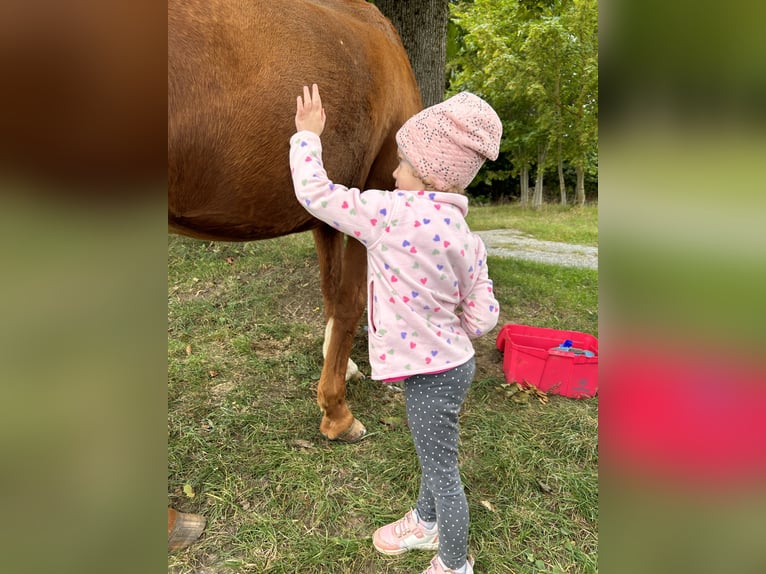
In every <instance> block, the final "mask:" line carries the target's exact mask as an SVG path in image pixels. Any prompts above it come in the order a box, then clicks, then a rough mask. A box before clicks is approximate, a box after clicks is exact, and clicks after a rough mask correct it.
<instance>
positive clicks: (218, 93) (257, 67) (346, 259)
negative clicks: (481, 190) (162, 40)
mask: <svg viewBox="0 0 766 574" xmlns="http://www.w3.org/2000/svg"><path fill="white" fill-rule="evenodd" d="M314 82H315V83H317V84H318V85H319V87H320V89H321V90H322V100H323V103H324V106H325V109H326V110H327V112H328V120H327V125H326V128H325V131H324V134H323V137H322V141H323V147H324V160H325V165H326V166H327V169H328V172H329V173H330V175H331V177H332V178H333V179H334V180H336V181H338V182H343V183H344V184H346V185H350V186H355V187H360V188H370V187H375V188H380V189H387V188H391V187H392V186H393V183H394V182H393V178H392V175H391V174H392V171H393V170H394V169H395V167H396V164H397V160H396V143H395V141H394V134H395V133H396V130H397V129H398V128H399V127H400V126H401V125H402V123H404V121H405V120H407V119H408V118H409V117H410V116H411V115H413V114H414V113H416V112H417V111H418V110H420V109H421V107H422V106H421V101H420V96H419V92H418V88H417V84H416V81H415V77H414V75H413V73H412V70H411V68H410V65H409V61H408V59H407V55H406V53H405V51H404V49H403V47H402V45H401V42H400V40H399V37H398V35H397V33H396V31H395V29H394V28H393V26H392V25H391V24H390V23H389V22H388V20H386V19H385V18H384V17H383V16H382V15H381V14H380V12H379V11H378V10H377V9H376V8H375V7H374V6H373V5H371V4H369V3H367V2H364V1H363V0H345V1H344V0H327V1H324V2H318V1H311V0H291V1H284V2H271V1H258V0H249V1H248V0H170V1H169V3H168V222H169V227H170V229H171V230H172V231H174V232H176V233H181V234H184V235H189V236H192V237H198V238H203V239H212V240H219V241H249V240H254V239H267V238H272V237H278V236H281V235H286V234H289V233H296V232H300V231H306V230H309V229H310V230H313V233H314V239H315V242H316V246H317V252H318V257H319V263H320V272H321V285H322V294H323V297H324V302H325V316H326V319H327V320H328V325H330V326H331V327H330V328H329V329H328V333H327V340H326V341H325V350H326V360H325V364H324V368H323V370H322V375H321V379H320V381H319V388H318V393H317V400H318V402H319V405H320V407H321V408H322V411H323V412H324V417H323V419H322V422H321V425H320V430H321V432H322V433H323V434H325V435H326V436H327V437H329V438H331V439H335V438H341V439H343V440H356V439H358V438H359V437H361V436H362V435H363V434H364V432H365V431H364V427H363V426H362V425H361V424H360V423H359V422H358V421H356V420H355V419H354V417H353V415H352V414H351V412H350V410H349V409H348V407H347V405H346V402H345V376H346V370H347V366H348V364H349V360H348V359H349V354H350V350H351V345H352V339H353V335H354V333H355V331H356V327H357V324H358V321H359V319H360V317H361V313H362V310H363V308H364V303H365V292H364V281H365V273H366V258H365V250H364V247H363V246H362V245H361V244H360V243H358V242H357V241H356V240H353V239H349V240H348V241H347V243H346V246H345V249H344V242H343V238H342V236H341V235H340V234H339V233H338V232H337V231H335V230H333V229H332V228H330V227H328V226H327V225H325V224H323V223H321V222H319V221H318V220H316V219H313V218H312V217H311V216H310V215H309V214H308V213H307V212H306V211H305V210H304V209H303V207H302V206H301V205H299V203H298V202H297V200H296V199H295V196H294V193H293V190H292V182H291V179H290V167H289V162H288V150H289V138H290V136H291V135H292V133H293V132H294V131H295V124H294V115H295V99H296V96H298V95H300V94H301V93H302V87H303V85H310V84H312V83H314Z"/></svg>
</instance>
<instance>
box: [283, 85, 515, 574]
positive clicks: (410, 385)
mask: <svg viewBox="0 0 766 574" xmlns="http://www.w3.org/2000/svg"><path fill="white" fill-rule="evenodd" d="M324 124H325V111H324V109H323V108H322V102H321V99H320V97H319V90H318V88H317V86H316V84H314V85H313V88H312V93H309V89H308V87H304V88H303V98H301V97H300V96H298V99H297V111H296V114H295V127H296V128H297V130H298V133H296V134H295V135H294V136H293V137H292V138H291V142H290V165H291V168H292V174H293V184H294V186H295V195H296V196H297V198H298V200H299V201H300V203H301V205H303V206H304V207H305V208H306V209H307V210H308V211H309V212H310V213H311V214H312V215H313V216H315V217H317V218H318V219H321V220H322V221H325V222H327V223H328V224H330V225H333V226H335V227H336V228H337V229H339V230H341V231H342V232H344V233H346V234H348V235H350V236H351V237H354V238H356V239H358V240H359V241H361V242H362V243H363V244H364V245H365V246H366V247H367V266H368V271H367V273H368V278H367V282H368V294H369V296H368V297H369V298H368V301H367V315H368V317H367V318H368V333H369V351H370V364H371V367H372V378H373V379H376V380H383V381H387V382H391V381H404V390H405V401H406V407H407V419H408V422H409V427H410V432H411V433H412V438H413V441H414V443H415V450H416V452H417V455H418V460H419V462H420V469H421V480H420V494H419V496H418V500H417V504H416V506H415V508H413V509H411V510H410V511H409V512H407V513H406V514H405V515H404V517H403V518H401V519H400V520H397V521H396V522H393V523H391V524H388V525H387V526H383V527H382V528H379V529H378V530H377V531H376V532H375V533H374V535H373V544H374V545H375V548H376V549H377V550H378V551H380V552H382V553H383V554H388V555H398V554H402V553H404V552H407V551H408V550H436V549H437V548H438V554H437V555H436V556H434V558H433V560H431V565H430V567H429V568H428V569H427V570H426V571H425V572H424V573H423V574H441V573H448V572H452V573H458V574H465V573H468V574H471V573H473V560H472V559H471V560H468V522H469V518H468V503H467V501H466V497H465V494H464V492H463V485H462V483H461V480H460V472H459V470H458V413H459V411H460V408H461V406H462V404H463V400H464V399H465V396H466V393H467V391H468V387H469V386H470V384H471V381H472V380H473V375H474V371H475V362H474V349H473V346H472V344H471V339H472V338H475V337H479V336H480V335H483V334H485V333H487V332H489V331H490V330H491V329H493V328H494V327H495V325H496V324H497V320H498V314H499V306H498V303H497V300H496V299H495V297H494V295H493V292H492V281H491V280H490V279H489V276H488V272H487V252H486V248H485V247H484V243H483V242H482V240H481V239H480V238H479V237H478V236H476V235H474V234H473V233H471V231H470V229H469V228H468V225H466V222H465V219H464V218H465V214H466V212H467V211H468V199H467V198H466V196H465V195H463V190H465V188H466V187H467V186H468V184H469V183H470V182H471V180H472V179H473V178H474V177H475V175H476V173H477V172H478V171H479V168H480V167H481V166H482V164H483V163H484V160H485V159H487V158H490V159H493V160H494V159H497V155H498V151H499V146H500V136H501V133H502V124H501V123H500V119H499V118H498V116H497V114H496V113H495V111H494V110H493V109H492V108H491V107H490V105H489V104H487V103H486V102H485V101H484V100H482V99H481V98H479V97H477V96H475V95H474V94H471V93H469V92H462V93H460V94H458V95H456V96H453V97H452V98H450V99H448V100H446V101H444V102H442V103H440V104H437V105H435V106H432V107H430V108H426V109H425V110H423V111H421V112H420V113H418V114H416V115H415V116H413V117H412V118H410V119H409V120H408V121H407V122H406V123H405V124H404V125H403V126H402V127H401V129H400V130H399V131H398V133H397V134H396V142H397V144H398V146H399V166H398V167H397V168H396V170H395V171H394V173H393V177H394V179H395V180H396V189H395V190H394V191H384V190H376V189H371V190H367V191H364V192H362V191H360V190H359V189H353V188H351V189H349V188H347V187H344V186H342V185H339V184H337V183H333V182H332V181H330V180H329V179H328V177H327V173H326V172H325V170H324V167H323V164H322V144H321V141H320V139H319V136H320V135H321V133H322V130H323V129H324Z"/></svg>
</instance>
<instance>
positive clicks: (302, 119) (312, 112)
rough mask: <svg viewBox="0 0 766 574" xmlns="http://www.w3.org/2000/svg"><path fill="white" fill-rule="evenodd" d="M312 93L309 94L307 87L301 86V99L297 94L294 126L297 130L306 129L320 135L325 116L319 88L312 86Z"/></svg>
mask: <svg viewBox="0 0 766 574" xmlns="http://www.w3.org/2000/svg"><path fill="white" fill-rule="evenodd" d="M312 90H313V95H312V94H309V87H308V86H303V99H301V97H300V96H298V105H297V110H296V112H295V128H296V129H297V130H298V131H301V130H308V131H310V132H314V133H315V134H316V135H318V136H321V135H322V130H323V129H324V123H325V120H326V119H327V118H326V117H325V113H324V108H323V107H322V99H321V98H320V97H319V88H318V87H317V85H316V84H314V85H313V86H312Z"/></svg>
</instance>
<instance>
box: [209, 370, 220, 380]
mask: <svg viewBox="0 0 766 574" xmlns="http://www.w3.org/2000/svg"><path fill="white" fill-rule="evenodd" d="M208 374H209V375H210V378H211V379H214V378H216V377H217V376H218V371H208Z"/></svg>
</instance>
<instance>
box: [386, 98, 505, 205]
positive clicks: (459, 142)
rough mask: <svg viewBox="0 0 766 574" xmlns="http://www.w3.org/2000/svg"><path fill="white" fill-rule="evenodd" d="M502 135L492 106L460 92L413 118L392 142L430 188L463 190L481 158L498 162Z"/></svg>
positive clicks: (469, 181)
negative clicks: (428, 182)
mask: <svg viewBox="0 0 766 574" xmlns="http://www.w3.org/2000/svg"><path fill="white" fill-rule="evenodd" d="M502 134H503V124H502V123H501V122H500V118H499V117H498V116H497V113H495V110H493V109H492V106H490V105H489V104H488V103H487V102H485V101H484V100H482V99H481V98H480V97H479V96H476V95H474V94H472V93H470V92H461V93H459V94H457V95H455V96H452V97H451V98H449V99H447V100H445V101H443V102H442V103H440V104H436V105H435V106H431V107H430V108H426V109H424V110H423V111H421V112H419V113H417V114H415V115H414V116H412V117H411V118H410V119H409V120H407V121H406V122H405V124H404V125H403V126H402V127H401V129H399V131H398V132H397V133H396V143H397V144H399V149H400V150H401V151H402V153H403V154H404V156H405V157H406V158H407V160H408V161H409V162H410V163H411V164H412V166H413V167H414V168H415V169H416V170H417V171H418V173H419V175H420V176H421V177H424V178H427V179H428V180H429V181H430V182H431V183H432V184H433V186H434V188H436V189H437V190H439V191H452V190H453V189H455V188H456V189H460V190H465V188H466V187H468V184H469V183H471V180H473V178H474V177H476V174H477V173H478V171H479V169H480V168H481V166H482V164H483V163H484V160H485V159H492V160H494V159H497V155H498V153H499V152H500V136H501V135H502Z"/></svg>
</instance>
